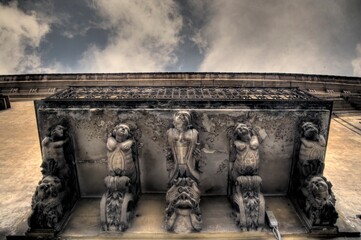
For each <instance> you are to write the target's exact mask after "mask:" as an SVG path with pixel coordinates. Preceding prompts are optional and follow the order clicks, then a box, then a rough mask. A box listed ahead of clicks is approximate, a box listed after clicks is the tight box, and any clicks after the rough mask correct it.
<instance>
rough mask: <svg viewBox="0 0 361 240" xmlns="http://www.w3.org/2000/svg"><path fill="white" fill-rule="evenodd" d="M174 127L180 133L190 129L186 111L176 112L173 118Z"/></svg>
mask: <svg viewBox="0 0 361 240" xmlns="http://www.w3.org/2000/svg"><path fill="white" fill-rule="evenodd" d="M173 124H174V127H175V128H176V129H178V130H180V131H184V130H186V129H189V128H190V127H191V114H190V113H189V112H188V111H184V110H182V111H178V112H176V113H175V114H174V116H173Z"/></svg>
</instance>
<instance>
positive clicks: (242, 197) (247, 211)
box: [233, 176, 265, 231]
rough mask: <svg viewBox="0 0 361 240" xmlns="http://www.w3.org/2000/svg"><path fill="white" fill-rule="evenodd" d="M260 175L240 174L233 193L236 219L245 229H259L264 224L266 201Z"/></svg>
mask: <svg viewBox="0 0 361 240" xmlns="http://www.w3.org/2000/svg"><path fill="white" fill-rule="evenodd" d="M261 183H262V179H261V178H260V177H259V176H239V177H237V180H236V184H235V185H236V186H235V187H236V192H235V193H234V194H233V202H234V204H235V211H234V212H233V214H234V216H235V220H236V222H237V224H238V226H239V227H240V228H242V230H243V231H247V230H252V229H254V230H258V229H259V228H260V227H261V226H263V224H264V218H265V202H264V197H263V194H262V193H261Z"/></svg>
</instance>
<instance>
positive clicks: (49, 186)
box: [37, 176, 61, 200]
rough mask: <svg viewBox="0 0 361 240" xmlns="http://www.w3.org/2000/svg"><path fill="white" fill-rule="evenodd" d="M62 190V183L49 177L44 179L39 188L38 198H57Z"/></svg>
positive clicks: (56, 178) (53, 177)
mask: <svg viewBox="0 0 361 240" xmlns="http://www.w3.org/2000/svg"><path fill="white" fill-rule="evenodd" d="M60 189H61V182H60V179H59V178H58V177H55V176H47V177H45V178H43V179H42V180H41V181H40V183H39V186H38V188H37V198H38V199H39V200H44V199H47V198H50V197H56V196H57V195H58V193H59V191H60Z"/></svg>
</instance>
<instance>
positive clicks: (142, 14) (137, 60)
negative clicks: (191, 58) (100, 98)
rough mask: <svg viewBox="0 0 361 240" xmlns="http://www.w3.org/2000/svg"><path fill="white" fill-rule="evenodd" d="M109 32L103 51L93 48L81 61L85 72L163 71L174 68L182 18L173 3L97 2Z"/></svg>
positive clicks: (92, 46)
mask: <svg viewBox="0 0 361 240" xmlns="http://www.w3.org/2000/svg"><path fill="white" fill-rule="evenodd" d="M92 4H94V8H95V9H96V10H97V11H98V14H99V15H100V16H101V18H102V19H103V28H104V29H107V30H108V31H110V37H109V39H108V43H107V45H106V46H105V47H104V48H100V47H98V46H97V45H95V44H93V45H91V46H90V47H89V49H88V50H87V51H86V52H85V53H84V55H83V58H82V59H81V60H80V65H81V66H82V69H84V71H86V72H134V71H143V72H144V71H162V70H164V69H165V68H166V67H167V66H168V65H170V64H174V63H175V62H176V61H177V57H176V55H175V53H174V51H175V50H176V48H177V47H178V45H179V43H180V41H181V38H180V31H181V29H182V16H181V15H180V14H179V10H178V5H177V4H176V3H175V2H173V1H155V0H154V1H150V0H149V1H137V0H134V1H118V0H112V1H109V0H101V1H94V2H92Z"/></svg>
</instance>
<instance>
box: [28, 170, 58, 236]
mask: <svg viewBox="0 0 361 240" xmlns="http://www.w3.org/2000/svg"><path fill="white" fill-rule="evenodd" d="M63 198H64V192H63V191H62V185H61V181H60V179H59V178H58V177H54V176H46V177H44V178H43V179H42V180H41V181H40V182H39V185H38V186H37V188H36V191H35V194H34V196H33V199H32V203H31V208H32V210H33V213H32V215H31V216H30V218H29V225H32V226H34V225H35V226H37V227H38V228H43V229H47V228H54V227H55V226H56V224H58V222H59V221H60V220H61V218H62V217H63V214H64V211H63V206H62V201H63Z"/></svg>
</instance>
